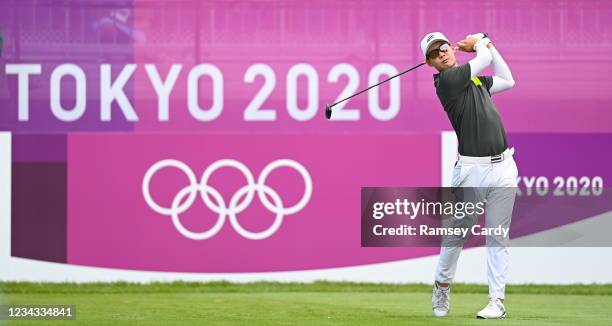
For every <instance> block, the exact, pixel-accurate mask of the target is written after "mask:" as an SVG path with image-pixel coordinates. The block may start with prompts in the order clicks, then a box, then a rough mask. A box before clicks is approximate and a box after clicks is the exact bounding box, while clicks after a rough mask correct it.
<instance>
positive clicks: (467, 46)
mask: <svg viewBox="0 0 612 326" xmlns="http://www.w3.org/2000/svg"><path fill="white" fill-rule="evenodd" d="M478 41H479V39H478V38H476V37H473V36H471V35H469V37H467V38H465V39H463V40H461V41H459V42H458V43H457V47H458V48H459V50H460V51H464V52H474V51H475V50H474V44H476V42H478Z"/></svg>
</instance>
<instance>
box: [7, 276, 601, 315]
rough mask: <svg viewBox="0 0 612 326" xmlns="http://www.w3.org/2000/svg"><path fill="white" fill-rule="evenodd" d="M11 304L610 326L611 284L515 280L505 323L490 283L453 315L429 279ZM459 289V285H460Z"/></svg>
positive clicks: (17, 292) (472, 292) (16, 293)
mask: <svg viewBox="0 0 612 326" xmlns="http://www.w3.org/2000/svg"><path fill="white" fill-rule="evenodd" d="M0 286H1V287H0V290H2V292H4V295H5V300H7V301H8V302H9V303H11V304H75V305H77V321H53V322H50V321H12V322H11V323H10V324H11V325H40V324H45V325H46V324H50V325H56V324H65V325H77V324H79V325H133V324H142V325H209V324H215V325H235V324H261V325H278V324H284V325H296V324H297V325H301V324H323V325H473V324H484V323H503V324H504V325H610V324H611V322H610V321H611V319H610V318H611V317H612V313H611V312H610V311H611V309H610V307H612V295H611V292H612V290H611V288H612V286H609V285H605V286H559V287H555V286H515V287H512V289H510V288H509V289H508V292H509V294H508V297H507V301H506V307H507V309H508V318H507V319H506V320H504V321H485V320H476V319H475V318H474V316H475V313H476V312H477V311H478V310H479V309H481V308H482V307H483V306H484V305H485V304H486V301H487V295H486V287H484V286H472V285H457V286H456V287H455V288H454V289H453V291H454V292H453V294H452V299H451V313H450V316H449V317H446V318H443V319H435V318H433V317H431V307H430V299H431V293H430V287H429V286H428V285H395V286H394V285H378V284H354V283H326V282H320V283H315V284H295V283H291V284H280V283H256V284H246V285H237V284H230V283H174V284H152V285H135V284H87V285H79V286H75V285H70V284H59V285H50V284H42V285H37V284H31V283H25V284H24V283H4V284H0ZM455 290H456V291H455Z"/></svg>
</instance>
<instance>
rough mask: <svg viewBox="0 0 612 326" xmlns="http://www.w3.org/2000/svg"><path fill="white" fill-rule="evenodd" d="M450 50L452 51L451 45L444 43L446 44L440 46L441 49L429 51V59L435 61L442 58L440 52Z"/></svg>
mask: <svg viewBox="0 0 612 326" xmlns="http://www.w3.org/2000/svg"><path fill="white" fill-rule="evenodd" d="M449 49H450V44H449V43H444V44H442V45H440V47H439V48H437V49H433V50H431V51H429V53H427V58H428V59H435V58H437V57H439V56H440V52H446V51H448V50H449Z"/></svg>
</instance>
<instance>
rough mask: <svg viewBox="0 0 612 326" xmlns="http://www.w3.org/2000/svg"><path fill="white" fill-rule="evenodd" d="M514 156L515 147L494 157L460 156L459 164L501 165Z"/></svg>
mask: <svg viewBox="0 0 612 326" xmlns="http://www.w3.org/2000/svg"><path fill="white" fill-rule="evenodd" d="M512 155H514V147H512V148H507V149H506V150H505V151H504V152H503V153H501V154H499V155H494V156H463V155H459V162H461V163H467V164H491V163H499V162H502V161H503V160H505V159H507V158H510V157H512Z"/></svg>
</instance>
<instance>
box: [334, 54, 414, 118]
mask: <svg viewBox="0 0 612 326" xmlns="http://www.w3.org/2000/svg"><path fill="white" fill-rule="evenodd" d="M424 64H425V62H422V63H419V64H418V65H416V66H414V67H412V68H410V69H407V70H404V71H402V72H400V73H399V74H397V75H395V76H391V77H389V78H387V79H385V80H383V81H381V82H379V83H377V84H374V85H372V86H370V87H368V88H366V89H364V90H361V91H359V92H357V93H355V94H353V95H351V96H349V97H347V98H345V99H342V100H340V101H338V102H336V103H334V104H326V105H325V118H327V120H329V119H331V116H332V108H333V107H334V106H335V105H336V104H340V103H342V102H344V101H346V100H348V99H351V98H353V97H355V96H357V95H359V94H361V93H363V92H365V91H367V90H369V89H371V88H373V87H376V86H378V85H380V84H382V83H386V82H388V81H390V80H391V79H393V78H395V77H397V76H401V75H403V74H405V73H407V72H409V71H412V70H414V69H416V68H418V67H420V66H422V65H424Z"/></svg>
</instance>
